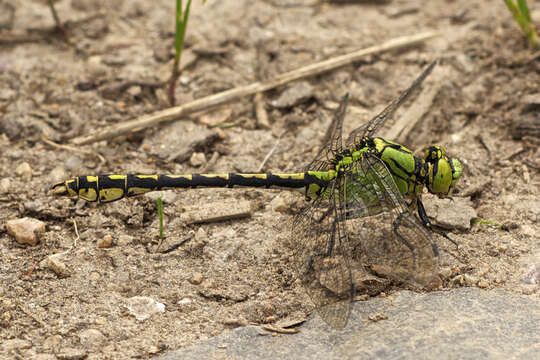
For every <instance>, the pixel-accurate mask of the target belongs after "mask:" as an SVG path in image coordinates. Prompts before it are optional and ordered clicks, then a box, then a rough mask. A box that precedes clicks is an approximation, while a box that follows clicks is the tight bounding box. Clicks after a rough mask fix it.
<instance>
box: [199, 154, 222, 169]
mask: <svg viewBox="0 0 540 360" xmlns="http://www.w3.org/2000/svg"><path fill="white" fill-rule="evenodd" d="M218 159H219V153H218V152H217V151H214V153H213V154H212V157H211V158H210V160H208V161H207V162H206V165H204V167H203V168H202V169H201V173H202V174H204V173H207V172H208V171H210V170H211V169H212V168H213V167H214V165H216V162H217V161H218Z"/></svg>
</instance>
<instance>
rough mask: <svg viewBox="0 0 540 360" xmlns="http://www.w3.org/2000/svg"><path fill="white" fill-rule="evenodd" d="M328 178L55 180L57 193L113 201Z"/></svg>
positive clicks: (314, 183)
mask: <svg viewBox="0 0 540 360" xmlns="http://www.w3.org/2000/svg"><path fill="white" fill-rule="evenodd" d="M328 181H329V179H328V174H327V173H326V172H314V171H308V172H304V173H293V174H273V173H267V174H238V173H227V174H187V175H143V174H111V175H97V176H91V175H89V176H78V177H75V178H72V179H69V180H66V181H64V182H61V183H58V184H55V185H54V186H53V193H54V194H55V195H58V196H62V195H68V196H77V197H79V198H81V199H84V200H87V201H99V202H111V201H116V200H120V199H122V198H124V197H131V196H137V195H140V194H144V193H147V192H150V191H156V190H169V189H176V188H199V187H214V188H219V187H229V188H232V187H235V186H249V187H260V188H271V187H275V188H288V189H301V188H306V190H309V191H310V192H313V193H317V192H320V191H321V189H323V188H324V187H325V185H326V184H327V182H328Z"/></svg>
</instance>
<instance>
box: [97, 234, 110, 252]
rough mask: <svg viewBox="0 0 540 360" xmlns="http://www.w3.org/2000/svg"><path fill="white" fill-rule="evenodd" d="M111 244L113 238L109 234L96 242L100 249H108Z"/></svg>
mask: <svg viewBox="0 0 540 360" xmlns="http://www.w3.org/2000/svg"><path fill="white" fill-rule="evenodd" d="M112 244H113V237H112V236H111V235H110V234H107V235H105V236H104V237H102V238H100V239H99V240H98V241H97V246H98V248H100V249H104V248H109V247H111V246H112Z"/></svg>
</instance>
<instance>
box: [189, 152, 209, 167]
mask: <svg viewBox="0 0 540 360" xmlns="http://www.w3.org/2000/svg"><path fill="white" fill-rule="evenodd" d="M189 164H190V165H191V166H193V167H199V166H203V165H204V164H206V156H204V153H197V152H194V153H193V155H191V157H190V158H189Z"/></svg>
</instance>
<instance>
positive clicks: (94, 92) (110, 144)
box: [0, 0, 540, 359]
mask: <svg viewBox="0 0 540 360" xmlns="http://www.w3.org/2000/svg"><path fill="white" fill-rule="evenodd" d="M529 3H530V6H531V8H532V9H531V10H532V16H533V19H536V21H537V22H538V21H540V2H538V1H529ZM173 8H174V2H173V1H161V0H157V1H151V2H148V1H139V0H134V1H121V0H117V1H114V2H109V1H84V0H61V1H58V2H57V10H58V12H59V15H60V17H61V19H62V20H63V21H67V22H68V24H67V32H68V37H69V42H66V41H65V39H64V38H63V37H62V36H61V35H58V34H54V33H52V32H51V31H50V30H51V29H52V27H53V21H52V18H51V16H50V13H49V12H48V9H47V7H46V6H45V5H44V4H43V3H41V2H39V1H16V0H4V1H0V9H4V10H0V13H1V12H2V11H9V9H13V10H14V15H13V17H11V16H7V17H6V16H0V39H2V40H0V119H1V121H0V148H1V153H2V161H1V162H0V173H1V177H2V181H3V185H2V187H1V189H2V192H3V193H2V194H0V218H1V219H2V228H1V229H2V230H1V232H0V259H1V261H0V342H3V343H4V346H3V348H0V351H1V352H0V354H2V356H11V357H14V358H32V357H33V356H36V358H39V359H48V358H55V356H56V357H58V358H66V359H67V358H83V357H85V356H86V357H87V358H88V359H106V358H111V359H112V358H115V359H118V358H132V357H139V358H140V357H142V358H145V357H150V356H152V355H153V354H156V353H160V352H163V351H166V350H167V349H176V348H181V347H185V346H188V345H191V344H195V343H197V342H198V341H201V340H203V339H206V338H209V337H212V336H215V335H217V334H220V333H222V332H223V331H226V330H227V329H230V328H233V327H237V326H241V325H242V324H248V323H250V324H266V323H270V324H277V325H280V324H282V323H283V322H286V321H294V320H297V319H300V320H301V319H304V318H305V317H306V316H307V315H309V314H310V313H311V312H312V311H313V308H312V305H311V303H310V301H309V299H308V297H307V296H306V295H305V293H304V291H303V289H302V287H301V286H300V284H299V283H298V281H296V280H295V277H294V272H293V266H292V265H291V259H290V256H289V250H288V248H287V247H286V246H285V244H286V243H287V241H288V239H287V238H288V232H286V231H284V229H283V228H284V226H283V224H285V223H286V222H288V221H289V220H290V218H291V216H290V213H289V211H287V210H285V211H281V209H282V205H283V204H285V209H287V208H288V206H289V205H290V204H291V203H294V202H295V201H296V200H301V197H294V196H293V195H291V194H288V193H286V194H285V193H283V192H282V191H279V190H252V189H246V190H238V189H235V190H227V189H220V190H189V191H177V192H171V193H168V194H166V196H165V214H166V216H165V221H166V239H165V241H164V244H162V248H168V247H171V246H173V245H175V244H178V243H179V242H181V241H183V240H186V239H187V241H186V242H185V243H183V244H182V245H181V246H180V247H179V248H178V249H177V250H175V251H172V252H169V253H166V254H163V253H158V252H157V250H158V249H157V245H156V239H157V233H158V220H157V215H156V205H155V200H154V199H155V197H152V196H144V197H140V198H135V199H128V200H122V201H120V202H117V203H112V204H108V205H96V204H88V203H85V202H83V201H76V200H73V199H55V198H52V197H51V196H50V194H48V192H47V191H48V190H49V188H50V186H51V185H52V184H53V183H54V182H57V181H61V180H64V179H66V178H69V177H71V176H76V175H80V174H100V173H111V172H118V173H130V172H140V173H153V172H155V173H170V172H173V173H193V172H200V171H201V168H207V169H208V170H209V171H211V172H229V171H237V172H238V171H255V170H256V169H257V168H258V167H259V165H260V164H261V162H262V161H263V159H264V158H265V156H266V155H267V154H268V153H269V151H270V150H271V149H272V148H273V147H274V146H275V144H276V141H277V139H278V137H279V136H280V135H281V134H283V135H282V136H281V139H280V141H279V144H278V145H277V147H276V151H275V152H274V153H273V155H272V156H271V157H270V158H269V160H268V161H267V162H266V164H265V166H264V168H263V171H293V170H299V169H301V168H302V167H303V166H304V165H305V164H306V163H307V162H309V160H310V158H311V157H313V156H314V154H315V153H316V150H317V149H316V147H317V146H318V145H319V143H320V139H321V138H322V136H323V134H324V133H325V131H326V128H327V126H328V124H329V121H330V112H329V111H327V108H333V107H335V105H336V104H337V102H338V101H339V99H340V98H341V97H342V96H343V94H345V92H347V91H349V92H350V93H351V101H350V103H351V108H350V110H349V115H348V118H347V121H346V131H350V130H352V129H353V128H355V127H357V126H359V125H361V124H362V123H364V122H366V121H367V120H369V118H370V116H373V115H374V114H376V112H377V111H378V110H380V109H381V108H382V107H383V106H384V105H385V104H387V103H388V102H389V101H390V100H391V99H392V98H393V97H395V96H396V95H397V94H398V93H399V92H400V91H401V90H403V89H404V88H405V87H406V86H408V85H409V84H410V82H411V81H412V80H413V79H414V78H415V77H416V76H417V75H418V74H419V73H420V71H421V69H422V68H423V67H424V66H425V65H426V64H427V63H429V62H430V61H431V60H433V59H435V58H440V59H441V62H440V64H439V66H438V67H437V68H436V70H435V71H434V72H433V74H432V75H431V76H430V78H429V79H428V80H427V81H426V84H425V86H424V88H423V90H422V92H421V94H420V95H419V96H417V97H416V98H415V101H414V103H412V102H409V103H408V104H406V106H404V109H402V110H401V111H399V112H398V114H397V116H396V119H399V118H400V116H406V114H409V115H407V116H411V115H410V113H407V111H408V108H409V107H410V106H413V105H411V104H420V105H422V104H423V105H424V106H425V111H422V112H420V113H419V115H418V116H420V119H419V121H418V123H417V124H416V125H415V127H414V128H413V129H411V131H410V132H408V133H407V135H406V136H404V138H403V139H400V140H402V142H403V143H404V144H406V145H407V146H409V147H410V148H412V149H418V150H421V149H422V147H424V146H425V145H426V144H430V143H438V144H441V145H443V146H445V148H446V149H447V151H448V152H449V153H451V154H452V155H453V156H456V157H458V158H459V159H461V160H462V162H463V163H464V164H465V172H464V176H463V179H462V181H461V182H460V184H459V187H458V191H457V193H456V195H455V196H454V198H455V202H447V203H445V204H446V205H445V206H446V208H445V207H444V206H443V207H441V206H440V205H438V203H437V202H434V201H432V202H431V203H430V202H429V200H428V201H427V202H428V205H429V204H431V205H430V207H429V208H428V211H429V209H431V211H432V212H431V214H433V212H434V211H435V212H437V215H436V216H435V215H434V217H435V220H436V222H438V223H444V222H445V219H446V218H450V217H452V216H458V215H460V214H459V213H460V212H461V210H460V209H463V207H464V208H466V209H473V210H474V211H476V213H477V216H478V217H479V218H482V219H486V220H491V221H496V222H501V223H504V224H505V225H506V229H501V228H499V227H496V226H490V225H486V224H482V225H480V224H476V225H474V226H472V227H470V226H468V224H466V226H465V228H457V227H456V226H454V227H453V228H452V229H451V236H452V237H453V238H454V239H456V240H457V241H458V242H459V244H460V249H459V251H456V249H455V247H453V245H452V244H450V243H448V242H447V241H444V240H443V239H437V240H438V242H439V246H440V248H441V250H442V251H441V279H442V288H443V289H447V288H452V287H457V286H479V287H482V288H486V289H490V288H503V289H506V290H508V291H512V292H516V293H523V294H528V295H530V296H534V297H538V294H539V286H538V281H539V276H540V275H539V273H540V241H539V231H540V225H539V222H538V219H539V214H540V204H539V201H538V197H539V189H540V186H539V183H540V182H539V178H538V169H539V165H540V162H539V158H540V156H539V155H540V154H539V150H538V149H539V147H538V144H539V137H538V135H539V134H538V125H539V121H540V120H539V112H538V110H539V106H540V99H539V97H540V60H539V57H538V56H536V57H535V56H534V54H533V51H532V50H531V49H530V48H528V45H527V42H526V40H525V39H524V37H523V36H522V34H521V33H520V32H519V30H518V28H517V25H516V24H515V23H514V22H513V20H512V18H511V16H510V14H509V13H508V11H507V10H506V9H505V7H504V4H503V2H502V1H500V2H494V1H487V0H482V1H475V2H470V1H465V0H458V1H442V0H438V1H428V2H425V7H422V8H420V7H418V6H416V5H411V4H410V2H407V1H397V0H394V1H380V2H377V1H349V2H338V1H335V2H333V1H327V2H324V1H315V0H314V1H308V0H306V1H296V0H294V1H292V0H291V1H289V0H287V1H275V0H272V1H256V2H253V1H244V0H242V1H216V0H208V1H207V4H206V5H205V6H202V5H201V4H200V2H199V1H194V5H193V9H192V17H191V19H190V24H189V29H188V34H187V39H186V41H187V45H186V48H187V50H186V51H187V52H186V55H185V58H184V60H185V62H186V66H185V69H184V71H183V72H182V77H181V79H180V80H181V81H180V84H179V85H178V87H177V89H176V98H177V101H178V103H181V104H182V103H186V102H189V101H191V100H193V99H198V98H201V97H203V96H206V95H209V94H212V93H217V92H219V91H223V90H226V89H229V88H232V87H235V86H240V85H245V84H248V83H251V82H254V81H257V80H261V79H265V78H269V77H272V76H273V75H277V74H279V73H282V72H285V71H289V70H292V69H295V68H298V67H300V66H303V65H307V64H310V63H312V62H315V61H320V60H323V59H326V58H330V57H333V56H337V55H341V54H345V53H347V52H350V51H353V50H356V49H361V48H364V47H368V46H371V45H374V44H379V43H382V42H384V41H387V40H389V39H392V38H396V37H399V36H403V35H409V34H410V35H412V34H416V33H420V32H422V31H427V30H438V31H440V32H441V34H442V35H441V36H439V37H437V38H435V39H432V40H429V41H427V42H426V43H425V45H424V46H420V47H415V48H411V49H407V50H402V51H400V52H392V53H386V54H383V55H374V56H369V57H366V58H365V59H363V60H361V61H359V62H357V63H355V64H354V65H349V66H345V67H343V68H340V69H337V70H335V71H331V72H329V73H327V74H324V75H320V76H317V77H313V78H309V79H307V81H308V82H309V83H310V84H311V85H312V87H313V96H311V97H310V98H309V99H308V100H307V101H305V102H303V103H301V104H298V105H295V106H293V107H289V108H284V109H278V108H275V107H273V106H272V104H273V102H274V101H276V100H277V99H278V98H279V96H280V95H281V94H282V93H283V91H284V90H286V89H287V88H288V87H289V86H284V87H281V88H278V89H276V90H273V91H269V92H267V93H265V94H264V96H263V102H264V104H265V107H266V109H267V111H268V116H269V122H270V128H264V127H262V126H261V125H260V124H259V123H258V121H257V118H256V116H255V107H254V101H253V98H252V97H246V98H244V99H242V100H241V101H236V102H233V103H230V104H228V105H225V106H223V107H220V108H218V109H217V110H214V111H208V112H205V113H204V114H197V115H193V116H191V117H189V118H184V119H181V120H180V121H178V122H175V123H169V124H165V125H160V126H158V127H155V128H151V129H146V130H144V131H139V132H137V133H134V134H131V135H129V136H120V137H117V138H115V139H112V140H109V141H101V142H98V143H95V144H92V145H87V146H84V147H83V148H84V149H86V150H90V152H91V154H90V155H85V154H83V153H81V152H78V151H68V150H63V149H59V148H55V147H52V146H50V145H48V144H46V143H45V142H44V141H43V140H42V135H46V136H47V137H49V138H50V139H52V140H53V141H56V142H58V143H62V144H69V141H70V139H72V138H74V137H77V136H82V135H88V134H91V133H92V132H95V131H96V130H99V129H103V128H104V127H107V126H110V125H112V124H115V123H119V122H121V121H126V120H129V119H133V118H135V117H137V116H140V115H142V114H145V113H150V112H153V111H157V110H160V109H164V108H166V107H167V102H166V94H165V91H164V90H162V89H157V90H156V89H155V88H153V87H152V86H147V85H148V84H151V83H156V82H158V81H163V80H165V79H167V77H168V76H169V73H170V69H171V58H172V56H173V50H172V44H173V29H174V25H173V20H174V19H173ZM9 39H11V40H10V41H8V40H9ZM13 39H16V40H13ZM17 39H18V40H17ZM24 39H26V40H29V41H28V42H27V41H23V40H24ZM30 40H31V41H30ZM126 81H138V82H141V84H139V85H136V86H131V87H128V88H125V89H118V88H114V86H115V85H116V84H118V83H120V82H126ZM290 86H294V84H291V85H290ZM416 106H418V105H416ZM420 107H421V106H420ZM418 116H417V117H418ZM413 117H414V114H413ZM216 125H217V126H216ZM388 125H389V127H388V128H385V129H383V131H382V132H381V134H382V135H384V134H385V132H387V131H391V130H390V126H391V125H392V124H388ZM201 133H205V134H210V135H208V136H205V137H204V139H207V140H208V139H210V140H208V141H203V142H202V143H200V144H198V145H197V146H195V147H192V148H191V149H189V151H188V152H187V154H185V156H182V157H181V158H179V159H178V160H172V161H167V159H168V157H169V156H170V155H171V154H175V153H178V152H181V151H183V149H184V148H185V146H186V145H185V144H186V143H189V141H190V139H191V137H192V136H198V135H197V134H201ZM92 153H93V154H92ZM95 153H99V154H101V155H102V156H103V157H104V158H105V160H106V162H105V163H102V162H101V161H100V160H99V159H98V158H97V157H96V156H95ZM214 153H216V155H215V156H216V158H215V162H213V164H212V163H211V164H210V165H209V166H207V162H208V161H209V159H210V158H211V157H212V155H213V154H214ZM193 154H195V155H193ZM202 154H204V158H203V157H202ZM24 163H27V164H28V165H29V166H28V167H27V166H26V165H24ZM28 168H29V169H28ZM5 179H7V180H5ZM239 200H245V201H247V202H248V204H249V207H250V209H251V216H250V217H248V218H242V219H236V220H228V221H222V222H216V223H211V224H202V225H188V224H187V221H186V219H185V218H184V215H185V214H188V215H189V214H192V213H196V212H198V211H203V210H204V208H208V207H209V208H210V209H212V208H214V207H216V208H225V209H226V208H229V207H230V206H232V205H234V204H237V203H238V202H239ZM460 206H462V207H461V208H460ZM437 207H438V209H437ZM22 217H31V218H36V219H39V220H41V221H44V222H45V223H46V225H47V230H46V232H45V233H44V234H42V235H41V237H40V242H39V243H38V244H37V245H36V246H21V245H19V244H18V243H17V242H16V241H15V240H14V238H13V237H12V236H10V235H9V234H8V233H7V231H6V229H5V223H6V221H7V220H10V219H17V218H22ZM73 220H75V221H76V224H77V229H78V233H79V234H80V237H79V238H77V236H76V232H75V228H74V225H73ZM109 236H110V237H111V238H112V241H113V246H111V247H108V248H100V247H98V242H100V241H102V240H103V239H104V238H105V239H107V238H109ZM56 253H63V254H62V255H60V256H59V257H58V258H59V259H60V260H61V262H62V263H63V264H64V265H65V266H66V270H67V273H66V274H65V275H64V276H59V275H58V274H57V273H55V272H53V271H52V270H51V268H50V267H49V266H48V265H47V258H48V257H49V256H50V255H51V254H56ZM399 288H400V285H396V284H392V285H388V287H385V288H382V289H377V291H376V292H374V294H373V295H374V296H376V295H378V294H380V293H381V292H382V293H385V292H386V293H387V292H391V291H395V290H397V289H399ZM134 296H146V297H150V298H153V299H155V300H156V301H158V302H160V303H162V304H164V305H165V312H164V313H158V314H155V315H153V316H152V317H150V318H149V319H147V320H145V321H138V320H137V319H135V317H134V316H133V315H132V314H131V313H130V311H129V309H128V308H127V305H128V303H129V301H130V300H129V299H130V298H132V297H134Z"/></svg>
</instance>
